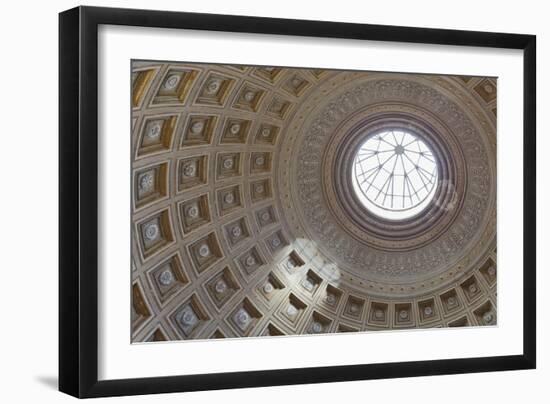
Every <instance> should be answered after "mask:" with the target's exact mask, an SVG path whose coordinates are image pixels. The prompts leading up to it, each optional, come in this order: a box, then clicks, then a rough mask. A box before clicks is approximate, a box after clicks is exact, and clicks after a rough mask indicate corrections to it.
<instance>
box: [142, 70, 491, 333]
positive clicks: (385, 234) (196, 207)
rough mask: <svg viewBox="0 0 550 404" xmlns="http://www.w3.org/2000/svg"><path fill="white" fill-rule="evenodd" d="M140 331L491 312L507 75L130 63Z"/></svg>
mask: <svg viewBox="0 0 550 404" xmlns="http://www.w3.org/2000/svg"><path fill="white" fill-rule="evenodd" d="M131 101H132V145H131V147H132V184H133V186H132V225H133V237H132V264H133V265H132V341H133V342H144V341H162V340H182V339H207V338H232V337H246V336H260V335H272V336H275V335H291V334H306V333H307V334H323V333H334V332H350V331H365V330H367V331H370V330H388V329H403V328H420V327H422V328H424V327H426V328H429V327H459V326H483V325H494V324H496V303H497V300H496V196H495V195H496V80H495V79H494V78H483V77H464V76H441V75H424V74H423V75H420V74H397V73H375V72H358V71H338V70H322V69H296V68H279V67H255V66H232V65H207V64H196V63H158V62H146V61H134V62H133V64H132V97H131Z"/></svg>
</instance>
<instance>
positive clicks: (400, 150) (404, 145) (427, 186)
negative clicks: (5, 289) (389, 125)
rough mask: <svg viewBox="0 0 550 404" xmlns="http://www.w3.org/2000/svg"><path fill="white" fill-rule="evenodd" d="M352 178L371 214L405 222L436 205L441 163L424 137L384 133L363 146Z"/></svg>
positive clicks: (369, 138) (405, 132) (367, 141)
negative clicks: (433, 200) (431, 204)
mask: <svg viewBox="0 0 550 404" xmlns="http://www.w3.org/2000/svg"><path fill="white" fill-rule="evenodd" d="M351 175H352V183H353V189H354V191H355V194H356V195H357V197H358V198H359V200H360V201H361V203H362V204H363V206H364V207H365V208H367V210H368V211H370V212H371V213H374V214H375V215H377V216H381V217H383V218H385V219H390V220H402V219H407V218H410V217H412V216H415V215H417V214H418V213H420V212H422V211H423V210H424V209H425V208H426V207H427V206H428V205H429V204H430V202H431V201H432V199H433V197H434V195H435V191H436V189H437V182H438V162H437V159H436V156H435V155H434V153H433V152H432V151H431V149H430V148H429V147H428V146H427V144H426V143H425V142H424V141H423V140H422V139H421V138H420V137H418V136H416V135H414V134H412V133H411V132H407V131H404V130H384V131H382V132H378V133H375V134H373V135H371V136H368V137H367V139H366V140H365V141H364V142H363V144H361V145H360V146H359V148H358V150H357V152H356V154H355V158H354V161H353V169H352V174H351Z"/></svg>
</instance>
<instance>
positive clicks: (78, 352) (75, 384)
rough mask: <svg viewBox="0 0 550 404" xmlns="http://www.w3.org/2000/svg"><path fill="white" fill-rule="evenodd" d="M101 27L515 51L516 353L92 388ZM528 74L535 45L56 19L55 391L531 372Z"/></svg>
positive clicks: (204, 23) (414, 32) (532, 191)
mask: <svg viewBox="0 0 550 404" xmlns="http://www.w3.org/2000/svg"><path fill="white" fill-rule="evenodd" d="M100 24H112V25H124V26H140V27H156V28H175V29H178V28H179V29H194V30H206V31H226V32H239V33H257V34H276V35H290V36H308V37H317V38H344V39H361V40H371V41H391V42H405V43H423V44H439V45H449V46H453V45H463V46H475V47H488V48H509V49H520V50H523V61H524V62H523V63H524V65H523V66H524V77H523V84H524V89H523V108H524V110H523V119H524V122H523V142H524V156H523V164H524V166H523V167H524V189H523V195H524V210H523V218H524V234H523V251H524V261H523V285H524V286H523V353H522V354H520V355H511V356H496V357H482V358H466V359H446V360H429V361H416V362H400V363H380V364H364V365H350V366H333V367H315V368H295V369H284V370H263V371H251V372H235V373H220V374H193V375H182V376H170V377H151V378H139V379H123V380H107V381H99V380H98V376H97V371H98V323H97V318H98V271H97V266H98V141H97V130H98V122H97V121H98V105H97V103H98V65H97V62H98V26H99V25H100ZM535 73H536V37H535V36H534V35H519V34H505V33H490V32H473V31H458V30H443V29H425V28H410V27H396V26H382V25H366V24H351V23H339V22H324V21H305V20H289V19H278V18H259V17H245V16H230V15H214V14H197V13H183V12H166V11H149V10H130V9H111V8H95V7H77V8H74V9H71V10H68V11H64V12H62V13H60V15H59V100H60V101H59V156H60V157H59V170H60V171H59V218H60V219H59V220H60V221H59V234H60V236H59V390H60V391H62V392H65V393H67V394H70V395H73V396H76V397H81V398H84V397H104V396H121V395H134V394H150V393H168V392H183V391H196V390H211V389H227V388H243V387H260V386H274V385H291V384H301V383H325V382H337V381H351V380H363V379H381V378H396V377H411V376H427V375H442V374H459V373H469V372H489V371H501V370H514V369H534V368H535V366H536V323H535V321H536V320H535V318H536V289H535V286H536V273H535V272H536V258H535V257H536V247H535V246H536V239H535V237H536V216H535V215H536V214H535V212H536V202H535V197H536V185H535V184H536V172H535V166H536V162H535V155H536V153H535V147H536V138H535V131H536V129H535V128H536V125H535V120H536V74H535Z"/></svg>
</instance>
